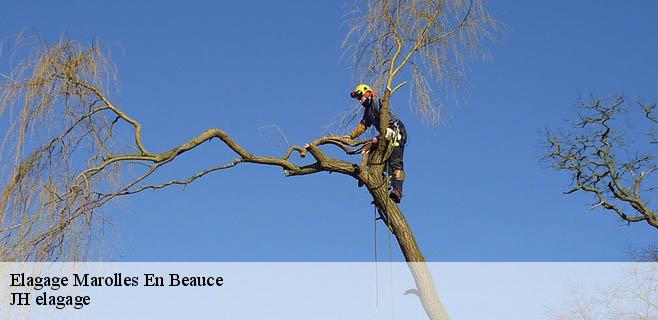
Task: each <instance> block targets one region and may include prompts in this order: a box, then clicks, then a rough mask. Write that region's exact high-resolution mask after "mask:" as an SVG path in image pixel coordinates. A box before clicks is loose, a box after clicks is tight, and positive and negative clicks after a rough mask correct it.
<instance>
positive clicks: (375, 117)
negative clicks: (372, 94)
mask: <svg viewBox="0 0 658 320" xmlns="http://www.w3.org/2000/svg"><path fill="white" fill-rule="evenodd" d="M381 105H382V101H381V99H375V100H370V103H368V105H364V106H363V107H364V110H363V118H361V123H362V124H363V125H364V126H366V128H369V127H370V126H375V129H377V131H379V112H380V110H381ZM389 110H390V109H389ZM390 114H391V118H390V119H389V120H388V127H389V128H395V125H394V124H395V122H396V121H400V120H398V118H397V117H395V115H394V114H393V112H390Z"/></svg>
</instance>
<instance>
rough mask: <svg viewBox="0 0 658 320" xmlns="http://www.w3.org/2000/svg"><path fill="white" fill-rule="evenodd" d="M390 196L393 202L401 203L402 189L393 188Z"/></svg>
mask: <svg viewBox="0 0 658 320" xmlns="http://www.w3.org/2000/svg"><path fill="white" fill-rule="evenodd" d="M389 197H390V198H391V200H393V202H395V203H400V201H402V190H400V189H398V188H393V189H392V190H391V193H390V194H389Z"/></svg>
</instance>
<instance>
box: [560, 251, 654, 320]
mask: <svg viewBox="0 0 658 320" xmlns="http://www.w3.org/2000/svg"><path fill="white" fill-rule="evenodd" d="M624 278H625V280H624V281H623V283H617V284H615V285H613V286H612V287H610V288H607V289H603V290H600V291H598V292H597V293H595V294H592V295H585V294H583V293H581V292H578V291H577V290H576V291H575V292H573V293H572V297H571V299H572V301H571V302H570V304H569V305H568V306H567V307H566V308H565V309H564V310H561V311H557V312H551V317H550V318H551V319H553V320H653V319H658V263H637V264H633V265H632V266H631V267H630V268H629V270H627V271H625V272H624Z"/></svg>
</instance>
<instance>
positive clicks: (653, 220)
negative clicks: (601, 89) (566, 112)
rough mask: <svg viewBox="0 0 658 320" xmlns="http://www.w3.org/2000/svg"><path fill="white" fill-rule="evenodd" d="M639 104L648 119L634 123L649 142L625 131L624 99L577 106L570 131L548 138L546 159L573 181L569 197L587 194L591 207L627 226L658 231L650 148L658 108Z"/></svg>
mask: <svg viewBox="0 0 658 320" xmlns="http://www.w3.org/2000/svg"><path fill="white" fill-rule="evenodd" d="M638 104H639V106H640V108H639V109H640V110H642V113H643V117H642V118H643V119H644V120H645V121H644V123H640V121H639V120H638V121H635V122H634V125H635V126H636V127H635V129H636V130H638V129H642V128H644V127H646V130H645V133H646V138H642V139H637V138H636V137H634V136H631V135H629V134H627V132H625V130H624V127H623V122H622V121H621V118H623V115H624V111H625V109H624V106H625V104H624V98H623V97H621V96H618V97H614V98H607V99H594V100H593V101H587V102H579V105H578V119H577V120H576V121H575V122H573V123H572V126H571V129H572V130H571V131H570V132H566V133H561V134H552V133H549V134H548V137H547V142H548V144H547V145H548V152H547V154H546V156H545V158H544V159H546V160H547V161H549V162H550V163H551V164H552V166H553V168H554V169H555V170H556V171H559V172H566V173H568V174H569V176H570V177H571V184H572V186H571V188H570V189H569V190H568V191H566V192H565V193H566V194H572V193H576V192H584V193H589V194H591V195H593V196H594V198H595V203H594V205H593V206H592V209H594V208H598V207H602V208H603V209H605V210H608V211H610V212H612V213H614V214H616V215H617V216H618V217H619V218H620V219H622V220H623V221H625V222H627V223H633V222H646V223H647V224H649V225H650V226H653V227H655V228H658V214H657V213H656V212H655V211H654V210H653V209H651V207H650V205H649V197H650V195H651V192H653V191H654V190H655V186H654V185H652V184H653V183H655V180H653V179H654V178H655V177H654V176H653V174H654V172H655V171H656V169H658V163H657V162H656V156H655V155H654V152H653V148H652V147H653V145H655V144H656V143H658V142H657V141H656V139H655V136H654V133H653V132H654V130H655V129H656V128H658V118H656V116H655V113H654V110H655V108H656V104H655V103H654V104H646V103H641V102H640V103H638ZM640 120H641V119H640ZM638 140H640V141H638ZM642 143H644V146H643V145H642Z"/></svg>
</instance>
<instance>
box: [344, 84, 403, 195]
mask: <svg viewBox="0 0 658 320" xmlns="http://www.w3.org/2000/svg"><path fill="white" fill-rule="evenodd" d="M350 96H351V97H352V98H354V99H357V100H359V102H360V103H361V105H362V106H363V107H364V110H363V117H362V118H361V121H360V122H359V125H358V126H357V127H356V128H355V129H354V130H353V131H352V132H351V133H350V134H349V135H347V136H346V137H347V138H350V139H356V138H357V137H359V136H360V135H361V134H363V133H364V132H365V131H366V130H367V129H368V128H369V127H370V126H372V125H374V126H375V128H377V130H378V131H379V128H380V125H379V117H380V114H381V106H382V101H381V100H380V99H378V98H377V93H376V92H375V91H373V90H372V89H371V88H370V86H368V85H367V84H360V85H358V86H357V87H356V88H355V89H354V91H352V93H350ZM380 133H381V132H380ZM384 135H385V137H386V138H387V139H389V140H391V141H393V144H392V146H393V148H392V150H391V152H390V156H389V158H388V160H386V164H387V165H386V168H387V170H386V171H387V173H388V175H389V177H391V183H390V186H391V190H390V197H391V199H392V200H393V201H395V203H400V200H402V183H403V182H404V176H405V174H404V162H403V159H402V158H403V157H404V146H405V145H406V144H407V129H406V128H405V127H404V123H402V121H400V120H399V119H398V118H397V117H395V115H394V114H393V113H392V112H391V117H390V118H389V121H388V126H387V127H386V132H385V133H384ZM376 142H377V137H375V138H373V143H376Z"/></svg>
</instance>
